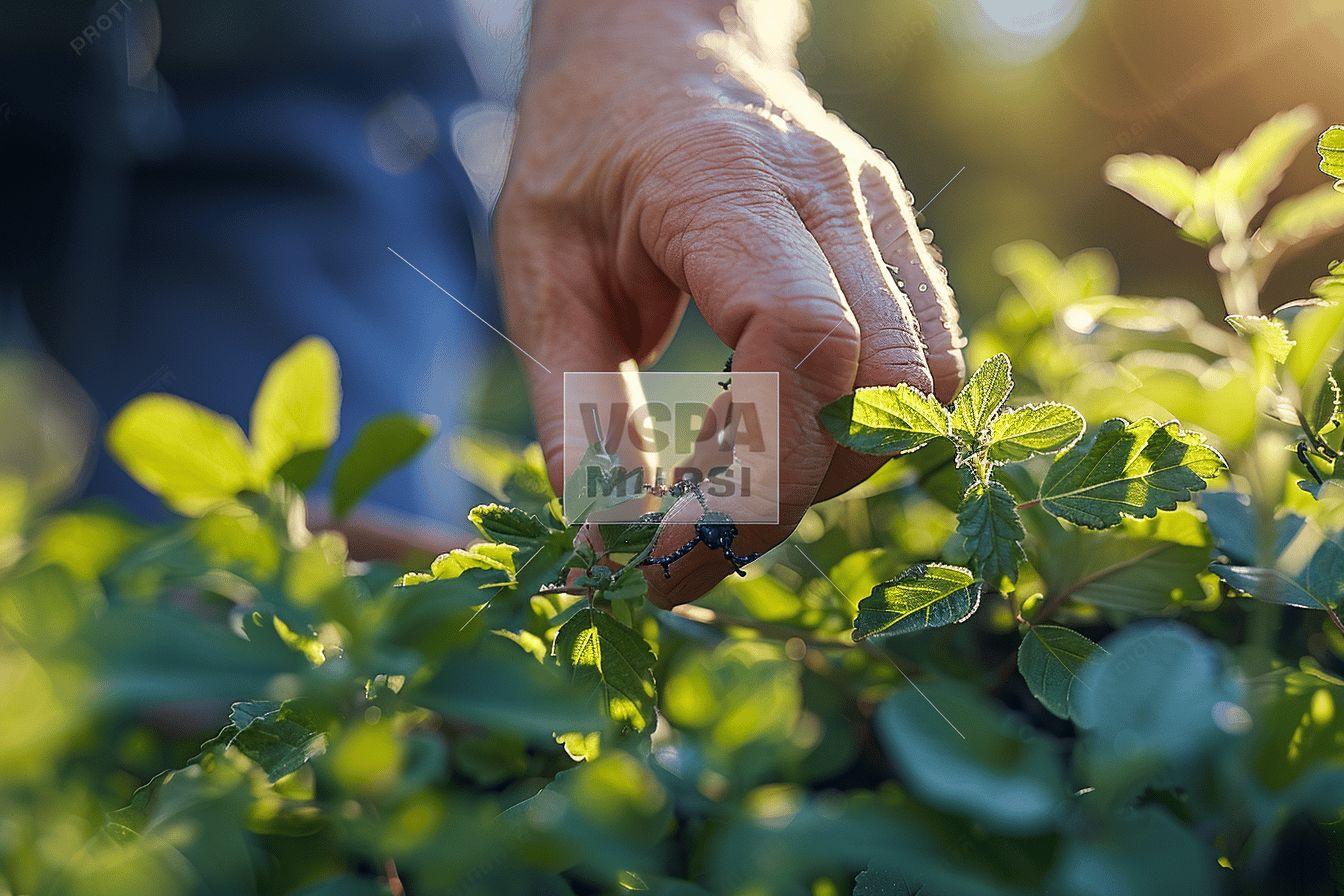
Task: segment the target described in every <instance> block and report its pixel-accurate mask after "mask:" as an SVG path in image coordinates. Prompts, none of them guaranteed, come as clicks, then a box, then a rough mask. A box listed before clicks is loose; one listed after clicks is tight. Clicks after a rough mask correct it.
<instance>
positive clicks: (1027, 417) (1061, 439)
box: [989, 402, 1086, 463]
mask: <svg viewBox="0 0 1344 896" xmlns="http://www.w3.org/2000/svg"><path fill="white" fill-rule="evenodd" d="M1085 426H1086V424H1085V423H1084V422H1083V415H1082V414H1079V413H1078V412H1077V411H1075V410H1074V409H1073V408H1071V407H1069V406H1068V405H1066V404H1057V403H1055V402H1046V403H1044V404H1031V405H1027V406H1026V407H1021V408H1014V409H1013V410H1011V411H1007V412H1005V413H1002V414H1000V415H999V416H998V417H995V418H994V422H993V423H992V424H991V425H990V432H989V458H990V460H993V461H998V462H1001V463H1002V462H1009V461H1019V460H1026V459H1027V458H1029V457H1031V456H1032V455H1034V454H1050V453H1052V452H1055V451H1060V450H1062V449H1064V448H1067V447H1068V446H1070V445H1072V444H1073V443H1074V442H1075V441H1077V439H1078V437H1079V436H1081V435H1082V434H1083V429H1084V427H1085Z"/></svg>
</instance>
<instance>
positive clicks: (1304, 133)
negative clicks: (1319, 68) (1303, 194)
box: [1206, 106, 1317, 220]
mask: <svg viewBox="0 0 1344 896" xmlns="http://www.w3.org/2000/svg"><path fill="white" fill-rule="evenodd" d="M1316 128H1317V119H1316V113H1315V112H1314V111H1313V110H1312V109H1311V107H1310V106H1298V107H1297V108H1296V109H1290V110H1288V111H1287V112H1280V113H1279V114H1278V115H1275V116H1274V117H1273V118H1271V119H1269V120H1268V121H1266V122H1265V123H1264V124H1262V125H1260V126H1259V127H1257V128H1256V129H1255V130H1254V131H1252V132H1251V133H1250V135H1249V136H1248V137H1247V138H1246V139H1245V140H1243V141H1242V142H1241V145H1239V146H1238V147H1237V148H1236V149H1233V150H1231V151H1229V152H1225V153H1223V154H1222V155H1221V156H1219V157H1218V160H1217V161H1215V162H1214V163H1213V166H1212V167H1211V168H1210V169H1209V172H1208V174H1207V175H1206V176H1207V177H1208V178H1209V179H1210V181H1211V183H1212V184H1213V189H1214V195H1215V200H1214V201H1215V202H1227V203H1234V204H1235V206H1236V208H1237V210H1238V211H1239V213H1240V214H1241V216H1242V217H1243V218H1244V219H1245V220H1250V219H1251V218H1253V217H1254V216H1255V215H1256V214H1257V213H1259V211H1260V210H1261V209H1262V208H1264V206H1265V200H1267V199H1268V198H1269V194H1270V193H1271V192H1272V191H1273V190H1274V188H1275V187H1277V186H1278V185H1279V182H1280V181H1281V180H1282V179H1283V174H1284V172H1285V171H1287V170H1288V166H1289V165H1290V164H1291V163H1292V161H1293V158H1294V157H1295V156H1296V155H1297V154H1298V152H1299V151H1300V150H1301V149H1302V148H1303V147H1304V146H1306V145H1307V143H1308V142H1309V141H1310V140H1311V138H1312V136H1313V135H1314V134H1315V133H1316Z"/></svg>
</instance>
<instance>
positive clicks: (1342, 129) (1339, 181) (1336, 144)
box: [1316, 125, 1344, 189]
mask: <svg viewBox="0 0 1344 896" xmlns="http://www.w3.org/2000/svg"><path fill="white" fill-rule="evenodd" d="M1316 152H1318V153H1320V156H1321V170H1322V171H1323V172H1325V173H1326V174H1328V175H1329V176H1330V177H1333V178H1335V188H1336V189H1344V126H1341V125H1334V126H1333V127H1331V128H1330V129H1329V130H1327V131H1326V132H1325V133H1324V134H1322V135H1321V139H1320V141H1319V142H1317V144H1316Z"/></svg>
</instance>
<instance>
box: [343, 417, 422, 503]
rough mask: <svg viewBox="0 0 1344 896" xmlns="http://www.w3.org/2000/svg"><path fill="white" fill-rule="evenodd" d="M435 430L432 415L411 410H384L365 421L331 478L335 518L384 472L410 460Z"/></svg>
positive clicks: (390, 470) (355, 501)
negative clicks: (389, 412)
mask: <svg viewBox="0 0 1344 896" xmlns="http://www.w3.org/2000/svg"><path fill="white" fill-rule="evenodd" d="M437 430H438V421H437V420H435V419H434V418H433V417H416V416H412V415H410V414H386V415H384V416H382V417H376V418H374V419H373V420H370V421H369V422H368V423H366V424H364V427H363V428H362V429H361V430H360V431H359V434H358V435H357V436H355V443H354V445H352V446H351V447H350V450H349V451H348V452H347V453H346V455H345V457H343V458H341V463H340V466H338V467H337V468H336V476H335V478H334V479H333V480H332V485H331V507H332V512H333V513H334V514H335V515H336V518H337V519H340V518H341V517H344V516H345V515H346V514H347V513H349V512H350V510H351V508H353V507H354V506H355V505H356V504H358V503H359V502H360V500H361V499H362V498H363V497H364V496H365V495H366V494H368V492H369V490H370V489H371V488H373V487H374V486H375V485H376V484H377V483H378V482H379V480H381V479H382V478H383V477H384V476H386V475H387V474H388V473H391V472H392V471H393V470H396V469H397V468H398V467H401V466H403V465H404V464H406V463H408V462H410V460H411V459H412V458H414V457H415V456H416V455H417V454H419V453H420V451H421V449H423V448H424V447H425V445H427V444H428V443H429V441H430V439H432V438H434V434H435V432H437Z"/></svg>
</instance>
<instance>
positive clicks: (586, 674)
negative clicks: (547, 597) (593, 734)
mask: <svg viewBox="0 0 1344 896" xmlns="http://www.w3.org/2000/svg"><path fill="white" fill-rule="evenodd" d="M554 654H555V656H556V658H557V659H558V660H559V662H560V666H561V668H563V669H567V670H569V673H570V675H571V677H572V678H573V680H574V681H575V682H577V683H579V684H580V685H582V686H590V687H592V688H594V689H599V688H600V689H601V692H602V702H603V706H604V707H605V709H606V712H607V714H608V715H609V716H610V717H611V719H612V721H614V722H616V723H617V724H618V725H622V726H626V727H629V728H630V729H631V730H633V731H644V730H645V729H646V728H648V727H649V726H650V725H651V724H653V721H654V699H655V698H656V697H657V694H658V691H657V688H656V687H655V685H654V680H653V663H654V658H653V651H652V650H650V649H649V645H648V643H647V642H646V641H645V640H644V639H643V638H642V637H641V636H640V634H639V633H638V632H636V631H635V630H634V629H632V628H628V627H627V626H625V625H623V624H622V623H620V622H617V621H616V620H615V619H613V618H612V617H611V616H608V615H607V614H606V613H603V612H601V611H600V610H595V609H592V608H591V607H590V608H588V609H586V610H582V611H580V612H579V614H578V615H576V616H575V617H574V618H573V619H571V620H569V621H568V622H566V623H565V624H564V625H562V626H561V627H560V631H559V632H558V633H557V634H556V636H555V647H554Z"/></svg>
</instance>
